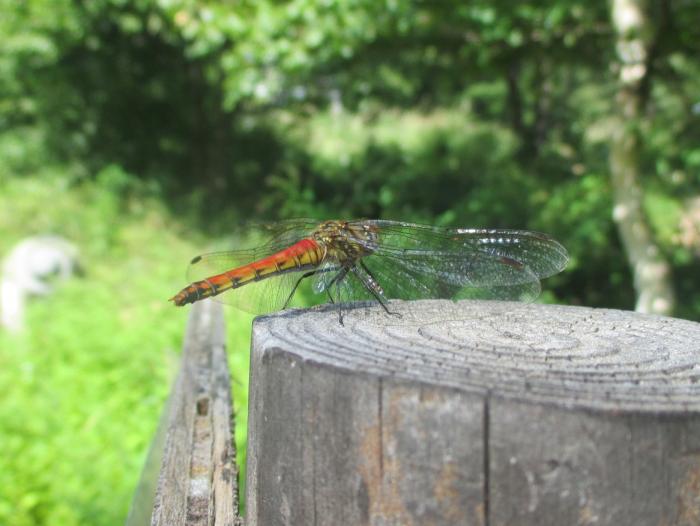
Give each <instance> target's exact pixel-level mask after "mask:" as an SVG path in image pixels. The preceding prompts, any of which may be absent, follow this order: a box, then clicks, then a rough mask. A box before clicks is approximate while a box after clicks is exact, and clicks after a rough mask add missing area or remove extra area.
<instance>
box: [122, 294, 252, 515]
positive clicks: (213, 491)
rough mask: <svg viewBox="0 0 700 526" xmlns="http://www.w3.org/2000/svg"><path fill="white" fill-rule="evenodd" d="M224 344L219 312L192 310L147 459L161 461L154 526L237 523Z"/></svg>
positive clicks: (207, 304)
mask: <svg viewBox="0 0 700 526" xmlns="http://www.w3.org/2000/svg"><path fill="white" fill-rule="evenodd" d="M224 338H225V331H224V318H223V313H222V310H221V306H220V305H218V304H216V303H213V302H211V301H202V302H199V303H196V304H195V305H194V306H193V307H192V312H191V315H190V319H189V323H188V327H187V334H186V336H185V343H184V350H183V354H182V363H181V366H180V371H179V373H178V377H177V379H176V381H175V384H174V385H173V388H172V391H171V393H170V399H169V401H168V404H167V406H166V412H165V414H164V418H163V421H162V424H161V425H162V430H161V432H160V433H158V435H157V437H159V436H162V437H163V438H158V442H157V443H154V447H155V448H156V450H153V449H152V451H151V454H150V455H149V457H155V458H158V459H160V473H159V476H158V484H157V488H156V491H155V496H154V497H153V498H152V499H151V502H152V513H150V514H149V517H150V521H149V522H150V524H152V525H153V526H166V525H167V526H177V525H191V526H199V525H207V526H228V525H230V526H234V525H239V524H242V521H241V519H240V517H239V516H238V478H237V477H238V472H237V469H236V464H235V460H236V455H235V449H234V445H233V442H232V427H233V420H232V414H233V413H232V403H231V393H230V383H229V371H228V365H227V361H226V349H225V344H224V342H225V339H224ZM159 448H162V451H158V449H159ZM151 464H152V462H151ZM147 469H150V468H147ZM145 472H146V470H145V471H144V474H146V473H145ZM139 492H143V494H146V495H147V494H150V492H149V491H148V489H147V488H145V487H140V489H139V490H138V491H137V495H136V497H135V499H134V501H135V502H137V501H144V498H143V495H141V496H139ZM141 507H143V506H141ZM142 515H143V513H132V514H130V517H129V521H128V522H127V523H128V524H129V526H136V525H137V524H144V522H140V521H141V520H142V519H138V522H137V517H139V516H142Z"/></svg>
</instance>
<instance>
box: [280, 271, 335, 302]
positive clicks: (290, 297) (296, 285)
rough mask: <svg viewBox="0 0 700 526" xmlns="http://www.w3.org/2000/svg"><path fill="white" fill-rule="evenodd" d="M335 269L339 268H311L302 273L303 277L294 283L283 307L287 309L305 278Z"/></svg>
mask: <svg viewBox="0 0 700 526" xmlns="http://www.w3.org/2000/svg"><path fill="white" fill-rule="evenodd" d="M333 270H338V269H337V267H329V268H317V269H316V270H311V271H309V272H307V273H306V274H302V275H301V277H300V278H299V279H298V280H297V282H296V283H295V284H294V287H293V288H292V292H290V293H289V296H287V300H286V301H285V302H284V306H283V307H282V309H286V308H287V307H288V306H289V302H290V301H292V297H294V293H295V292H296V291H297V288H299V285H300V284H301V282H302V281H303V280H305V279H306V278H310V277H311V276H314V275H315V274H321V273H322V272H331V271H333ZM331 303H332V302H331Z"/></svg>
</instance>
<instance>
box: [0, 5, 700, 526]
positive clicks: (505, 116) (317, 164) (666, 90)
mask: <svg viewBox="0 0 700 526" xmlns="http://www.w3.org/2000/svg"><path fill="white" fill-rule="evenodd" d="M648 8H649V9H650V18H652V20H653V21H654V24H653V25H654V28H655V30H656V33H657V34H656V37H655V39H654V44H653V48H652V53H653V60H652V61H651V63H650V64H651V70H650V75H649V79H650V80H649V82H648V85H646V86H645V89H646V93H645V97H646V103H647V112H646V114H647V117H646V119H645V120H644V122H642V123H640V125H639V128H640V138H641V154H642V159H641V165H642V168H643V180H642V184H643V186H644V190H645V203H644V206H645V209H646V211H647V213H648V215H649V218H650V221H651V224H652V227H653V229H654V234H655V236H656V241H657V243H658V244H659V245H660V247H661V249H662V251H663V252H664V255H665V257H666V258H667V259H668V260H669V261H670V262H671V264H672V266H673V272H674V281H675V283H676V287H677V292H678V299H679V301H678V306H677V309H676V314H677V315H679V316H682V317H687V318H691V319H700V294H699V292H700V281H699V280H698V273H697V258H698V255H699V254H700V248H699V245H700V226H698V225H700V219H698V218H696V219H693V217H695V216H693V214H692V213H691V212H689V210H690V209H689V203H690V202H691V201H692V199H693V198H695V197H697V195H698V194H699V193H700V148H699V147H698V144H700V99H698V95H697V94H698V93H700V64H699V63H698V61H697V58H696V57H697V56H698V55H699V54H700V44H699V43H700V25H698V24H697V20H700V2H690V1H689V2H673V3H672V2H669V1H662V2H656V3H649V5H648ZM0 11H1V12H2V13H3V14H2V16H0V38H1V39H2V42H3V45H2V46H0V253H5V252H6V251H7V250H8V249H9V248H10V247H11V246H12V245H13V244H14V243H15V242H17V241H19V240H20V239H22V238H23V237H25V236H28V235H32V234H37V233H56V234H61V235H63V236H65V237H67V238H68V239H70V240H72V241H73V242H75V243H76V244H77V245H78V246H79V247H80V249H81V253H82V257H83V265H84V267H85V268H86V270H87V274H86V276H85V277H83V278H80V279H76V280H73V281H71V282H69V283H67V284H65V285H63V286H62V287H61V289H60V293H59V294H56V295H55V296H53V297H51V298H49V299H47V300H45V301H37V302H35V303H32V304H31V308H30V313H29V321H28V325H29V327H30V330H29V331H28V332H27V333H25V334H24V335H21V336H17V337H10V336H9V335H7V334H0V392H3V393H4V394H5V395H4V398H3V404H2V405H1V406H0V443H2V444H3V446H4V450H5V451H4V454H3V456H2V457H0V523H2V524H5V523H6V524H18V525H25V524H26V525H28V524H66V525H70V524H117V523H120V522H122V521H123V518H124V517H125V514H126V510H127V507H128V505H129V502H130V495H131V493H132V491H133V489H134V487H135V484H136V480H137V477H138V473H139V470H140V466H141V463H142V461H143V458H144V455H145V452H146V448H147V444H148V442H149V440H150V438H151V436H152V433H153V431H154V428H155V425H156V422H157V415H158V413H159V412H160V409H161V407H162V404H163V400H164V397H165V396H166V395H167V392H168V390H169V385H170V381H171V379H172V374H173V373H174V369H175V368H176V364H177V361H176V356H177V354H178V353H179V349H180V343H181V338H182V334H183V332H184V326H185V318H186V312H185V311H184V310H177V309H173V308H172V307H171V306H170V305H169V304H167V302H166V301H165V299H166V298H168V297H170V296H171V295H172V294H173V293H174V292H176V291H177V290H178V289H179V288H180V287H181V286H182V285H183V284H184V282H183V277H182V275H183V268H184V266H185V263H186V262H187V261H188V260H189V259H190V258H191V257H192V256H193V255H195V254H196V253H199V252H202V251H204V250H205V249H206V248H207V247H208V246H209V245H210V244H211V243H213V242H214V241H216V240H220V239H222V238H224V237H227V236H229V235H230V234H231V233H232V232H233V231H234V229H235V226H236V225H238V224H239V223H240V222H242V221H245V220H251V219H253V220H256V219H276V218H285V217H299V216H306V217H318V218H333V217H384V218H393V219H404V220H414V221H420V222H426V223H432V224H441V225H461V226H470V227H480V226H482V227H486V226H493V227H510V228H531V229H537V230H542V231H545V232H549V233H551V234H553V235H554V236H555V237H557V238H558V239H560V240H561V241H562V242H563V243H564V244H565V245H566V246H567V248H568V249H569V250H570V252H571V255H572V260H571V263H570V265H569V268H568V270H567V272H566V273H564V274H562V275H560V276H556V277H554V278H552V279H550V280H547V282H546V283H545V285H544V288H545V290H546V292H545V294H544V296H543V297H544V299H545V300H547V301H560V302H565V303H568V304H581V305H591V306H605V307H616V308H632V307H633V305H634V291H633V288H632V283H631V277H630V276H631V274H630V270H629V268H628V265H627V261H626V258H625V255H624V252H623V249H622V247H621V246H620V242H619V239H618V237H617V232H616V229H615V227H614V224H613V222H612V208H613V199H612V196H611V190H610V187H609V182H608V159H607V152H608V143H609V138H610V132H611V126H610V117H611V115H612V114H613V113H614V111H615V100H614V96H615V93H616V90H617V84H616V78H617V73H616V63H615V49H614V34H613V30H612V28H611V24H610V21H609V19H610V13H609V6H608V3H607V2H603V1H595V2H583V1H581V0H550V1H547V2H518V3H513V2H510V1H506V0H489V1H487V0H475V1H472V2H467V3H465V2H457V1H452V0H450V1H445V2H410V1H408V0H386V1H376V0H343V1H341V0H323V1H318V2H314V1H310V0H290V1H286V2H277V1H271V0H256V1H253V0H237V1H235V2H223V1H211V0H209V1H204V0H196V1H195V0H93V1H90V2H74V1H72V0H51V1H48V0H27V1H25V2H15V1H11V0H0ZM228 316H229V324H228V325H229V331H230V348H231V351H230V361H231V368H232V371H233V372H234V396H235V403H236V405H237V408H238V410H239V411H242V412H243V413H242V414H241V421H242V422H243V423H242V425H239V427H238V430H237V440H238V442H239V443H240V444H241V445H242V444H243V441H244V436H245V414H244V411H245V407H246V401H245V393H246V388H247V381H248V380H247V350H248V342H247V338H248V333H249V330H250V317H249V316H245V315H239V314H238V313H236V312H233V311H231V312H229V313H228Z"/></svg>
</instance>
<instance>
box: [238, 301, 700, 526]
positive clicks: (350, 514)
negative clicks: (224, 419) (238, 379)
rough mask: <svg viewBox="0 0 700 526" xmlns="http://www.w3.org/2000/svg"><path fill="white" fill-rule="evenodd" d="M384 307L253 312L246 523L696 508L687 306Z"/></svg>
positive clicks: (583, 519) (699, 441) (699, 334)
mask: <svg viewBox="0 0 700 526" xmlns="http://www.w3.org/2000/svg"><path fill="white" fill-rule="evenodd" d="M392 310H395V311H398V312H399V313H400V314H401V317H400V318H399V317H396V316H388V315H386V314H385V313H384V312H383V311H382V310H381V309H380V308H376V307H371V308H370V307H366V306H358V307H357V308H355V309H353V310H351V311H348V312H346V313H345V316H344V325H340V324H339V323H338V316H337V312H336V311H335V310H333V309H328V308H321V309H314V310H308V311H291V312H286V313H281V314H277V315H273V316H268V317H264V318H258V319H257V320H256V322H255V325H254V329H253V348H252V356H251V381H250V385H251V393H250V402H249V431H248V444H249V445H248V466H247V468H248V478H247V500H246V505H247V523H248V524H249V525H250V526H255V525H259V526H272V525H277V524H291V525H301V524H315V525H323V524H327V525H338V524H353V525H362V524H372V525H394V524H395V525H413V524H415V525H438V524H469V525H486V526H497V525H498V526H500V525H518V526H520V525H522V526H527V525H533V526H534V525H537V526H543V525H544V526H546V525H552V526H562V525H566V526H568V525H586V524H596V525H615V526H625V525H630V526H631V525H634V526H640V525H688V526H690V525H697V524H700V383H698V379H700V324H697V323H693V322H688V321H683V320H677V319H672V318H664V317H659V316H651V315H643V314H638V313H632V312H623V311H614V310H602V309H601V310H597V309H588V308H576V307H562V306H551V305H524V304H516V303H500V302H476V301H473V302H459V303H452V302H449V301H423V302H412V303H404V302H392Z"/></svg>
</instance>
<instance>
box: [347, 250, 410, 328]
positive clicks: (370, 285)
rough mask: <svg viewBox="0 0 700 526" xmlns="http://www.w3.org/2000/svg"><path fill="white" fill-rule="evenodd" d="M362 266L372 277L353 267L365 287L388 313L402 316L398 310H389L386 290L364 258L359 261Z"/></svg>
mask: <svg viewBox="0 0 700 526" xmlns="http://www.w3.org/2000/svg"><path fill="white" fill-rule="evenodd" d="M359 264H360V266H361V267H362V270H364V271H365V272H366V273H367V276H369V278H370V279H367V277H366V276H363V275H362V274H361V273H360V272H358V271H357V267H353V272H354V274H355V275H356V276H357V277H358V278H359V280H360V281H361V282H362V284H363V285H364V286H365V288H366V289H367V290H368V291H370V293H372V296H374V297H375V298H376V299H377V301H378V302H379V304H380V305H381V306H382V308H383V309H384V310H385V311H386V313H387V314H389V315H391V316H398V317H399V318H400V317H401V314H399V313H398V312H391V311H390V310H389V306H388V305H387V301H386V298H385V297H384V291H383V290H382V288H381V286H380V285H379V282H378V281H377V278H375V277H374V275H373V274H372V272H370V270H369V269H368V268H367V265H365V264H364V262H363V261H362V260H360V261H359Z"/></svg>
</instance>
